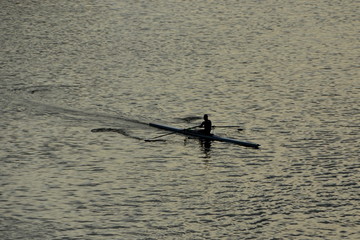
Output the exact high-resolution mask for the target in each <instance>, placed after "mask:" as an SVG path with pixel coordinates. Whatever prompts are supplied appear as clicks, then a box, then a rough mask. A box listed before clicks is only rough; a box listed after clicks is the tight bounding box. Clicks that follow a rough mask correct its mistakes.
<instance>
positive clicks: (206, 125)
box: [199, 114, 212, 135]
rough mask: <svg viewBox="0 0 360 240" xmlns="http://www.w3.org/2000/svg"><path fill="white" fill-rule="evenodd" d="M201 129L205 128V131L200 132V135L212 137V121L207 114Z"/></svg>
mask: <svg viewBox="0 0 360 240" xmlns="http://www.w3.org/2000/svg"><path fill="white" fill-rule="evenodd" d="M199 127H201V128H204V130H200V131H199V132H200V133H203V134H207V135H210V134H211V133H210V132H211V127H212V125H211V121H210V120H209V116H208V115H207V114H205V115H204V121H203V122H202V123H201V124H200V126H199Z"/></svg>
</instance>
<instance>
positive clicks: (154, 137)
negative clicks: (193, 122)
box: [145, 126, 198, 141]
mask: <svg viewBox="0 0 360 240" xmlns="http://www.w3.org/2000/svg"><path fill="white" fill-rule="evenodd" d="M197 127H198V126H194V127H190V128H184V129H183V130H190V129H193V128H197ZM175 133H176V132H171V133H166V134H163V135H160V136H157V137H153V138H150V139H146V140H145V141H151V140H153V139H157V138H161V137H165V136H167V135H171V134H175Z"/></svg>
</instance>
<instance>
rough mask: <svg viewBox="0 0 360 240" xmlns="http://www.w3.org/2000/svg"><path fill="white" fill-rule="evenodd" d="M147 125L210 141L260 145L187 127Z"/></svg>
mask: <svg viewBox="0 0 360 240" xmlns="http://www.w3.org/2000/svg"><path fill="white" fill-rule="evenodd" d="M149 126H151V127H155V128H159V129H162V130H166V131H171V132H175V133H180V134H184V135H188V136H193V137H197V138H201V139H207V140H212V141H220V142H228V143H233V144H238V145H241V146H245V147H252V148H259V147H260V144H257V143H252V142H244V141H239V140H236V139H231V138H226V137H219V136H216V135H214V134H211V135H207V134H202V133H199V132H197V131H193V130H188V129H181V128H176V127H169V126H165V125H160V124H156V123H149Z"/></svg>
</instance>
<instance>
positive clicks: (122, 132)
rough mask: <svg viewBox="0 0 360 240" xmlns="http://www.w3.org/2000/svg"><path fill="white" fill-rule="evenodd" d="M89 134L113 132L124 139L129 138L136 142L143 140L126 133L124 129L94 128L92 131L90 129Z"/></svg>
mask: <svg viewBox="0 0 360 240" xmlns="http://www.w3.org/2000/svg"><path fill="white" fill-rule="evenodd" d="M91 132H93V133H99V132H115V133H118V134H121V135H123V136H125V137H129V138H133V139H137V140H144V139H143V138H140V137H137V136H133V135H131V134H130V133H129V132H128V131H126V130H124V129H118V128H94V129H91Z"/></svg>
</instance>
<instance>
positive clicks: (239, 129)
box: [213, 125, 244, 131]
mask: <svg viewBox="0 0 360 240" xmlns="http://www.w3.org/2000/svg"><path fill="white" fill-rule="evenodd" d="M238 127H240V126H231V125H230V126H213V128H238ZM237 130H238V131H243V130H244V129H242V128H238V129H237Z"/></svg>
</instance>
